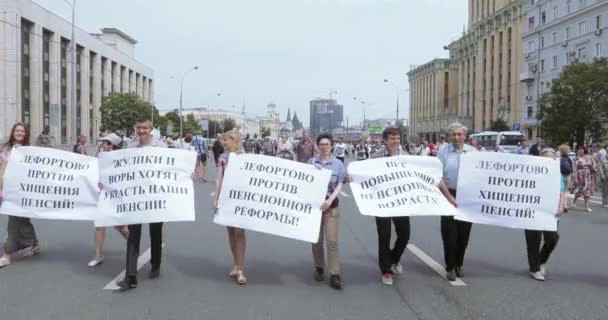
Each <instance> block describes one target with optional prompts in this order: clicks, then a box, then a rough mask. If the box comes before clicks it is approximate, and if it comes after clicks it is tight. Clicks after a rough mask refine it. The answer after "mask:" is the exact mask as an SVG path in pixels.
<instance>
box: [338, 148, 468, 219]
mask: <svg viewBox="0 0 608 320" xmlns="http://www.w3.org/2000/svg"><path fill="white" fill-rule="evenodd" d="M348 173H349V176H350V177H349V180H352V182H351V183H350V188H351V190H352V193H353V197H354V198H355V201H356V202H357V206H358V207H359V211H360V212H361V214H363V215H369V216H377V217H396V216H423V215H442V216H453V215H454V214H455V213H456V210H455V208H454V206H452V205H451V204H450V203H449V202H448V200H447V199H446V198H445V196H444V195H443V194H442V193H441V191H439V188H438V187H437V186H438V185H439V183H440V182H441V179H442V175H443V172H442V167H441V162H440V161H439V160H438V159H437V158H433V157H418V156H397V157H384V158H376V159H371V160H364V161H357V162H351V163H350V165H349V166H348Z"/></svg>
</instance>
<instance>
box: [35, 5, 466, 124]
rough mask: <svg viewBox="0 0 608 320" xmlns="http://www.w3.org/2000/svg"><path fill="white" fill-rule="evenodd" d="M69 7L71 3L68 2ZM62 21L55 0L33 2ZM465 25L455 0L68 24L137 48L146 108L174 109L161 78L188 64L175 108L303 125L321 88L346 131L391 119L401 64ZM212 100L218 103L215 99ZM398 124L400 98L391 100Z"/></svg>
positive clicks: (64, 11) (172, 84)
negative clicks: (150, 80)
mask: <svg viewBox="0 0 608 320" xmlns="http://www.w3.org/2000/svg"><path fill="white" fill-rule="evenodd" d="M70 1H71V0H70ZM35 2H36V3H38V4H40V5H42V6H44V7H46V8H47V9H49V10H51V11H52V12H54V13H56V14H58V15H60V16H62V17H64V18H66V19H68V20H69V19H70V15H71V9H70V7H69V6H68V5H67V4H66V3H65V2H64V1H63V0H35ZM466 21H467V1H464V0H297V1H295V0H255V1H252V0H222V1H210V0H172V1H160V0H145V1H144V0H120V1H119V0H103V1H96V0H78V2H77V14H76V24H77V25H78V26H79V27H80V28H82V29H84V30H86V31H88V32H98V31H99V29H101V28H104V27H116V28H119V29H121V30H122V31H124V32H125V33H127V34H129V35H130V36H132V37H133V38H135V39H137V41H138V42H139V43H138V44H137V45H136V48H135V56H136V59H137V60H139V61H141V62H143V63H145V64H146V65H148V66H150V67H151V68H152V69H154V72H155V77H156V79H155V80H156V85H155V91H156V92H155V103H156V105H157V106H158V107H159V108H161V109H170V108H174V107H176V106H177V105H178V103H179V83H178V82H177V81H176V80H173V79H171V77H172V76H177V77H181V75H182V74H183V73H184V72H185V71H186V70H188V69H189V68H191V67H192V66H194V65H198V66H199V70H198V71H197V72H195V73H192V74H190V75H189V76H188V78H187V80H186V82H185V85H184V105H185V107H189V106H201V105H203V106H204V105H211V106H218V107H221V108H224V109H232V108H231V106H233V105H234V106H236V108H237V110H240V108H241V106H242V104H243V103H244V104H245V106H246V111H247V114H248V115H251V116H256V115H262V114H264V113H265V108H266V104H267V103H270V102H272V103H275V104H277V105H278V106H279V108H280V109H279V110H280V112H281V118H284V117H285V115H286V113H287V108H288V107H291V109H292V112H293V110H297V112H298V114H299V116H300V119H301V120H303V121H304V123H305V126H307V125H308V118H309V117H308V109H309V101H310V100H311V99H313V98H316V97H327V96H328V95H329V92H330V90H333V91H337V94H336V98H337V99H338V101H339V102H340V103H342V104H343V105H344V106H345V115H349V120H350V123H351V124H353V123H358V122H359V121H360V120H361V118H362V108H361V104H359V103H357V102H356V101H354V100H353V97H360V98H362V99H363V100H365V101H366V102H367V105H368V107H367V115H368V118H371V117H390V118H393V117H395V100H396V97H395V90H394V89H393V88H392V87H390V86H388V85H387V84H385V83H384V82H383V79H385V78H388V79H391V80H392V81H393V82H394V83H395V84H397V86H398V87H399V88H400V89H402V90H403V91H405V89H407V76H406V73H407V72H408V71H409V69H410V65H419V64H423V63H425V62H428V61H430V60H431V59H433V58H440V57H447V52H446V51H444V50H443V46H444V45H446V44H448V43H449V42H451V41H452V40H455V39H457V38H458V36H459V35H460V34H461V32H462V28H463V25H464V24H465V23H466ZM217 93H221V97H219V98H218V97H216V95H217ZM400 102H401V103H400V106H401V107H400V115H401V117H406V118H407V117H408V115H409V114H408V113H409V110H408V108H409V103H408V102H409V96H408V94H407V93H403V94H402V95H401V96H400Z"/></svg>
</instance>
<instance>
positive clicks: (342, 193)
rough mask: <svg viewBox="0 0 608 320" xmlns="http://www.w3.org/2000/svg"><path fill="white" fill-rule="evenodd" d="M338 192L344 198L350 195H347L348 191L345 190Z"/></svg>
mask: <svg viewBox="0 0 608 320" xmlns="http://www.w3.org/2000/svg"><path fill="white" fill-rule="evenodd" d="M340 194H341V195H342V196H343V197H345V198H348V197H350V196H349V195H348V193H346V192H344V191H340Z"/></svg>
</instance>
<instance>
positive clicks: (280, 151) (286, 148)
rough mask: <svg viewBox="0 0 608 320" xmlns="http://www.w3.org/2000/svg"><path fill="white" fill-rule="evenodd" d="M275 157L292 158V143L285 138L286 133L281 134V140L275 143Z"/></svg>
mask: <svg viewBox="0 0 608 320" xmlns="http://www.w3.org/2000/svg"><path fill="white" fill-rule="evenodd" d="M277 157H279V158H282V159H287V160H293V145H292V144H291V142H289V140H287V135H282V136H281V141H279V143H278V144H277Z"/></svg>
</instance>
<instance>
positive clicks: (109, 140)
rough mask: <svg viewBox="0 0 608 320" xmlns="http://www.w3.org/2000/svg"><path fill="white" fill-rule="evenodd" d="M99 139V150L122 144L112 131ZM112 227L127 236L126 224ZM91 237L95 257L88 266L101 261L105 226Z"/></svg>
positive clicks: (102, 150) (115, 148)
mask: <svg viewBox="0 0 608 320" xmlns="http://www.w3.org/2000/svg"><path fill="white" fill-rule="evenodd" d="M99 141H101V151H100V152H110V151H114V150H120V148H121V147H120V146H121V145H122V138H120V137H119V136H118V135H116V134H114V133H110V134H108V135H107V136H105V137H103V138H101V139H99ZM100 189H101V186H100ZM114 229H116V231H118V232H119V233H120V234H121V235H122V236H123V238H125V240H126V239H128V238H129V229H128V228H127V226H115V227H114ZM93 238H94V241H95V258H94V259H93V260H91V261H90V262H89V263H88V266H89V267H90V268H93V267H96V266H98V265H100V264H101V263H103V243H104V241H105V240H106V228H105V227H96V228H95V235H94V237H93Z"/></svg>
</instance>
